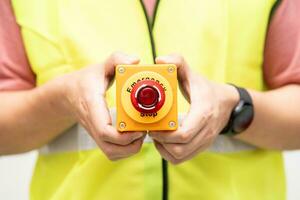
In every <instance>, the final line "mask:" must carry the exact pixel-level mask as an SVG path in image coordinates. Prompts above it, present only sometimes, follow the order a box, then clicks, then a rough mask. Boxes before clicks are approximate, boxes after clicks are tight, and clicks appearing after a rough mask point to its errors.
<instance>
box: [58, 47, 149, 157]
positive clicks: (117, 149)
mask: <svg viewBox="0 0 300 200" xmlns="http://www.w3.org/2000/svg"><path fill="white" fill-rule="evenodd" d="M138 62H139V59H138V58H136V57H133V56H128V55H125V54H121V53H114V54H112V55H111V56H110V57H109V58H108V59H107V60H106V61H105V62H104V63H103V64H99V65H93V66H90V67H86V68H83V69H81V70H79V71H76V72H73V73H71V74H68V75H66V76H63V77H62V78H61V80H62V81H63V84H62V85H64V88H63V89H62V95H61V96H62V102H63V105H64V107H65V108H66V110H67V111H68V112H70V113H71V115H73V116H74V117H75V119H76V121H77V122H79V123H80V124H81V125H82V126H84V127H85V129H86V130H87V131H88V132H89V134H90V135H91V136H92V137H93V139H94V140H95V142H96V143H97V145H98V146H99V147H100V149H101V150H102V151H103V152H104V154H105V155H106V156H107V157H108V158H109V159H110V160H118V159H121V158H126V157H129V156H131V155H133V154H136V153H137V152H138V151H139V150H140V148H141V146H142V143H143V138H144V136H145V134H143V133H141V132H135V133H122V134H121V133H119V132H118V131H117V130H116V129H115V128H114V127H113V126H112V120H111V117H110V113H109V110H108V108H107V105H106V101H105V93H106V91H107V89H108V88H109V86H110V84H111V83H112V80H113V78H114V74H115V66H116V65H118V64H137V63H138Z"/></svg>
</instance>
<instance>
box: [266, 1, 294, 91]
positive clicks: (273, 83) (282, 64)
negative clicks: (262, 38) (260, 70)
mask: <svg viewBox="0 0 300 200" xmlns="http://www.w3.org/2000/svg"><path fill="white" fill-rule="evenodd" d="M299 19H300V1H299V0H282V2H281V3H280V4H279V6H278V8H277V9H276V11H275V13H274V15H273V17H272V19H271V22H270V26H269V30H268V34H267V39H266V44H265V52H264V65H263V67H264V78H265V81H266V83H267V86H268V87H269V88H271V89H272V88H278V87H281V86H284V85H287V84H300V20H299Z"/></svg>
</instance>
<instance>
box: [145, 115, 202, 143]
mask: <svg viewBox="0 0 300 200" xmlns="http://www.w3.org/2000/svg"><path fill="white" fill-rule="evenodd" d="M207 120H208V119H207V118H205V117H203V116H201V113H200V114H199V113H198V112H197V111H196V110H190V111H189V113H188V114H187V115H186V117H185V119H184V120H183V122H182V124H181V125H180V127H179V128H178V130H176V131H171V132H151V133H150V134H149V135H150V136H151V137H152V138H153V139H155V140H157V141H159V142H161V143H189V142H190V141H191V140H192V139H193V138H194V137H195V136H196V135H197V134H198V133H199V132H200V130H201V129H203V128H204V127H205V126H206V124H207Z"/></svg>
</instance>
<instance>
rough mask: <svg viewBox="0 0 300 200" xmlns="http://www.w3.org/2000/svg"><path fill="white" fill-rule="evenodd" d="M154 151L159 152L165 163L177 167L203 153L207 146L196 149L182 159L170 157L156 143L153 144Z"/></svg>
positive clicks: (170, 155) (162, 147)
mask: <svg viewBox="0 0 300 200" xmlns="http://www.w3.org/2000/svg"><path fill="white" fill-rule="evenodd" d="M154 144H155V147H156V149H157V150H158V151H159V153H160V155H161V156H162V157H163V158H164V159H165V160H167V161H169V162H170V163H172V164H174V165H178V164H181V163H183V162H185V161H187V160H191V159H192V158H194V157H195V156H197V155H198V154H199V153H201V152H203V151H205V150H206V149H207V148H208V146H209V145H207V146H206V145H204V146H200V147H199V148H198V149H196V150H195V151H194V152H192V153H191V154H190V155H188V156H186V157H184V158H182V159H176V158H175V157H174V156H172V154H170V153H169V152H168V151H167V150H166V149H165V148H164V146H163V145H162V144H160V143H158V142H154Z"/></svg>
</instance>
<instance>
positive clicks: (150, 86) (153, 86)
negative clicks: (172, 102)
mask: <svg viewBox="0 0 300 200" xmlns="http://www.w3.org/2000/svg"><path fill="white" fill-rule="evenodd" d="M164 102H165V91H164V89H163V88H162V86H161V85H160V84H159V83H158V82H156V81H152V80H144V81H139V82H138V83H137V84H136V85H135V86H134V87H133V89H132V92H131V103H132V105H133V106H134V108H135V109H136V110H137V111H139V112H142V113H155V112H157V111H159V110H160V109H161V107H162V106H163V104H164Z"/></svg>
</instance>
